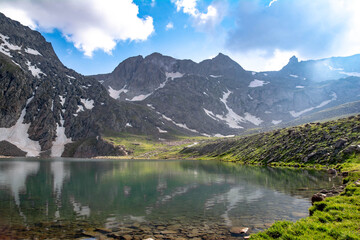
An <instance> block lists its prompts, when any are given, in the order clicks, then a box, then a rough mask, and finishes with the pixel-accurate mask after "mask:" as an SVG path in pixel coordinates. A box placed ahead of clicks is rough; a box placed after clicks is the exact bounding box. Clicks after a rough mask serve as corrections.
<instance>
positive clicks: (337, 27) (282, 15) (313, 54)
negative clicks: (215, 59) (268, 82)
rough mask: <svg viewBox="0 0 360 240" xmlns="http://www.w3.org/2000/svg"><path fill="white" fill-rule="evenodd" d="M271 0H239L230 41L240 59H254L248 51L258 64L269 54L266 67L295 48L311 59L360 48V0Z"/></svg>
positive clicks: (276, 63)
mask: <svg viewBox="0 0 360 240" xmlns="http://www.w3.org/2000/svg"><path fill="white" fill-rule="evenodd" d="M267 2H269V4H268V5H264V4H263V2H262V1H239V4H238V8H237V9H236V14H234V18H235V21H236V25H235V27H234V28H232V29H231V30H229V31H228V36H227V44H226V45H227V48H228V49H229V51H231V53H234V52H236V55H237V56H240V57H238V59H240V58H241V59H242V61H240V62H243V63H244V64H249V60H247V59H245V58H244V56H249V57H250V58H252V62H254V63H255V64H254V65H256V59H258V60H259V61H258V62H259V64H258V65H259V66H261V65H263V66H264V62H265V60H268V61H267V63H266V65H265V66H264V67H262V68H263V69H266V70H270V69H271V66H273V69H272V70H275V69H278V68H279V66H280V65H283V64H286V63H287V61H288V57H290V56H291V55H293V53H295V54H296V55H297V56H299V57H300V58H302V59H303V60H306V59H319V58H327V57H332V56H349V55H353V54H357V53H359V52H360V41H359V39H360V27H359V26H360V14H359V13H358V12H359V11H358V9H360V1H359V0H317V1H313V0H301V1H279V0H268V1H267ZM270 6H271V7H270ZM234 12H235V11H234ZM253 53H254V54H253ZM250 61H251V60H250ZM280 63H283V64H280ZM258 68H259V67H256V68H253V69H254V70H255V69H258Z"/></svg>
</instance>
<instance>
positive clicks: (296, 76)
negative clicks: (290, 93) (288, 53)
mask: <svg viewBox="0 0 360 240" xmlns="http://www.w3.org/2000/svg"><path fill="white" fill-rule="evenodd" d="M289 76H290V77H293V78H298V77H299V76H298V75H294V74H290V75H289Z"/></svg>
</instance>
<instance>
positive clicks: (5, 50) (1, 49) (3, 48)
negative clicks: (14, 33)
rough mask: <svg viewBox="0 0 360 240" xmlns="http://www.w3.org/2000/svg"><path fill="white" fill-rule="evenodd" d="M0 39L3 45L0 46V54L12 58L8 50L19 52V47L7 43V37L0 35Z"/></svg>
mask: <svg viewBox="0 0 360 240" xmlns="http://www.w3.org/2000/svg"><path fill="white" fill-rule="evenodd" d="M0 39H1V40H2V41H3V43H1V44H0V52H2V53H3V54H5V55H6V56H9V57H12V55H11V54H10V50H14V51H18V50H21V47H19V46H17V45H13V44H11V43H9V42H8V39H9V37H8V36H5V35H3V34H1V33H0Z"/></svg>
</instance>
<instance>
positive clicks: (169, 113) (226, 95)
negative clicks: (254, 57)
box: [93, 53, 360, 136]
mask: <svg viewBox="0 0 360 240" xmlns="http://www.w3.org/2000/svg"><path fill="white" fill-rule="evenodd" d="M359 63H360V56H359V55H355V56H351V57H343V58H329V59H321V60H314V61H304V62H299V61H298V59H297V58H296V57H295V56H294V57H292V58H291V59H290V60H289V63H288V64H287V65H286V66H285V67H284V68H283V69H282V70H280V71H273V72H250V71H246V70H244V69H243V68H242V67H241V66H240V65H239V64H237V63H236V62H235V61H233V60H232V59H230V58H229V57H228V56H225V55H224V54H221V53H220V54H218V55H217V56H216V57H215V58H213V59H209V60H205V61H202V62H200V63H195V62H193V61H191V60H178V59H174V58H172V57H168V56H163V55H161V54H159V53H153V54H151V55H149V56H147V57H145V58H143V57H142V56H137V57H133V58H129V59H127V60H125V61H123V62H122V63H120V64H119V65H118V66H117V67H116V68H115V69H114V71H113V72H112V73H110V74H100V75H96V76H93V77H95V78H96V79H97V80H98V81H99V82H101V83H102V84H103V85H104V86H105V87H106V88H107V89H108V92H109V94H110V96H111V97H112V98H114V99H117V100H118V101H126V102H130V101H131V102H139V103H141V104H143V105H146V106H148V108H149V109H153V110H155V111H156V112H158V114H159V115H160V116H162V118H163V119H168V120H171V121H172V122H174V123H176V124H178V125H179V126H183V127H184V128H187V129H191V131H193V132H197V133H199V134H201V135H205V136H208V135H209V136H224V135H232V134H239V133H242V132H244V131H245V130H247V129H251V128H261V127H271V126H274V125H278V124H285V123H287V122H290V121H293V120H294V119H296V118H298V117H303V116H306V115H307V114H311V113H315V112H317V111H320V110H324V109H326V108H330V107H333V106H338V105H340V104H343V103H346V102H352V101H358V100H360V96H359V92H360V91H359V90H360V81H359V77H360V64H359Z"/></svg>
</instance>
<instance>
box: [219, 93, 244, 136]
mask: <svg viewBox="0 0 360 240" xmlns="http://www.w3.org/2000/svg"><path fill="white" fill-rule="evenodd" d="M231 93H232V92H231V91H229V90H228V91H227V92H224V95H223V97H222V98H220V101H221V102H222V103H224V105H225V108H226V110H227V111H228V112H227V114H226V115H225V116H222V115H219V114H217V115H215V116H216V118H218V119H220V120H223V121H225V122H226V124H227V125H228V126H229V127H230V128H236V129H239V128H243V127H242V126H240V125H239V122H245V119H244V118H243V117H241V116H239V115H237V114H236V113H235V112H234V111H233V110H232V109H231V108H230V107H229V106H228V105H227V99H228V98H229V96H230V94H231Z"/></svg>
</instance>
